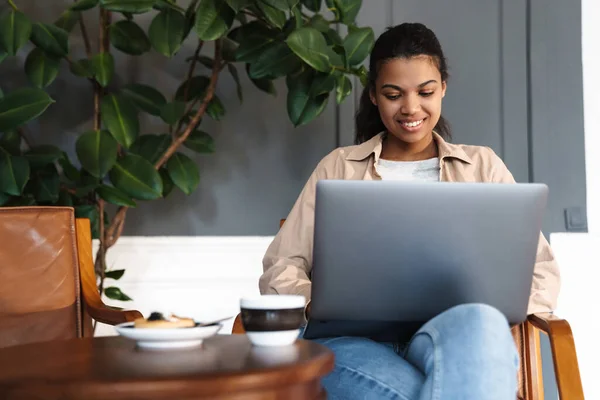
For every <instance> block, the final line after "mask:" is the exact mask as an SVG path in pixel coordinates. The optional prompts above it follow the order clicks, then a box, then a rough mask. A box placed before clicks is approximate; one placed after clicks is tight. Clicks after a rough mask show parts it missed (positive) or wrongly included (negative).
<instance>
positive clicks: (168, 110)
mask: <svg viewBox="0 0 600 400" xmlns="http://www.w3.org/2000/svg"><path fill="white" fill-rule="evenodd" d="M185 106H186V105H185V103H184V102H183V101H179V100H175V101H173V102H171V103H167V104H165V105H164V106H163V107H162V109H161V110H160V117H161V118H162V120H163V121H165V122H166V123H167V124H168V125H174V124H175V123H177V121H179V119H180V118H181V117H183V115H184V114H185Z"/></svg>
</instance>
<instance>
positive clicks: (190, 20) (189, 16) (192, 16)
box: [183, 0, 199, 38]
mask: <svg viewBox="0 0 600 400" xmlns="http://www.w3.org/2000/svg"><path fill="white" fill-rule="evenodd" d="M198 1H199V0H192V1H190V3H189V5H188V7H187V9H186V10H185V24H184V26H183V37H184V38H187V37H188V35H189V34H190V32H191V31H192V28H193V27H194V24H195V22H196V6H197V5H198Z"/></svg>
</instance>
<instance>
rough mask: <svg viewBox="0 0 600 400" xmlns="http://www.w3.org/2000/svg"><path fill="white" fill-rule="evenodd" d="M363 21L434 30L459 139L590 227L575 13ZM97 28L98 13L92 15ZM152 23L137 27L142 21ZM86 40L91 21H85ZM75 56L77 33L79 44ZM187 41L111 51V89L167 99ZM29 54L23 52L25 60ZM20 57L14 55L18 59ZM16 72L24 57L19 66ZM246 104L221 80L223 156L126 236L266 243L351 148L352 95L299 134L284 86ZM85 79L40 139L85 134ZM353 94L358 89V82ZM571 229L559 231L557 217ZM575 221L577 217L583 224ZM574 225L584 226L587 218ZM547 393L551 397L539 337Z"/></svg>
mask: <svg viewBox="0 0 600 400" xmlns="http://www.w3.org/2000/svg"><path fill="white" fill-rule="evenodd" d="M34 3H37V2H34V0H22V1H20V2H19V5H20V6H21V7H22V8H23V9H24V10H25V11H26V12H29V13H30V14H31V15H34V16H35V18H37V19H39V20H41V21H47V22H51V21H53V20H54V19H55V18H56V17H57V16H58V13H59V10H61V9H62V6H63V5H65V4H69V3H71V2H70V1H67V0H62V1H58V0H55V1H53V2H48V4H45V5H44V9H43V11H42V8H41V7H39V6H38V7H37V8H36V7H34ZM363 3H364V4H365V5H366V4H367V3H368V7H366V6H365V7H363V11H362V12H361V14H360V16H359V24H360V25H370V26H372V27H373V28H374V30H375V33H376V34H379V33H381V32H382V31H383V30H384V29H385V27H386V26H390V25H392V24H396V23H400V22H404V21H420V22H424V23H426V24H427V25H429V26H430V27H431V28H433V30H434V31H435V32H436V33H437V34H438V36H439V38H440V41H441V42H442V45H443V46H444V48H445V51H446V53H447V57H448V59H449V64H450V73H451V79H450V82H449V90H448V94H447V96H446V98H445V100H444V114H445V115H446V117H447V118H448V119H449V120H450V121H451V123H452V125H453V128H454V136H455V140H454V141H455V142H463V143H469V144H478V145H486V146H490V147H492V148H493V149H494V150H495V151H496V152H497V153H498V154H500V155H501V156H502V157H503V159H504V160H505V162H506V163H507V165H508V167H509V168H510V169H511V171H512V172H513V174H514V176H515V178H516V179H517V181H520V182H527V181H537V182H544V183H546V184H548V185H549V187H550V198H549V203H548V208H547V212H546V218H545V222H544V232H545V233H549V232H560V231H565V230H585V229H586V226H585V207H586V205H585V165H584V142H583V141H584V134H583V104H582V103H583V96H582V74H581V6H580V2H579V1H569V2H565V1H561V0H452V1H447V0H377V1H374V0H368V1H366V0H365V1H364V2H363ZM86 18H88V20H89V22H90V24H91V25H93V24H92V22H93V20H94V19H95V16H94V15H89V14H88V15H86ZM148 22H149V21H148V20H146V21H142V24H147V23H148ZM90 29H91V30H92V33H93V32H94V31H95V27H93V26H91V27H90ZM73 46H76V47H77V48H78V49H79V51H80V52H81V54H80V55H81V56H83V47H82V43H81V39H80V38H75V39H74V40H73ZM193 49H194V43H193V42H188V43H186V45H185V46H184V47H183V48H182V50H181V51H180V53H179V55H178V56H177V57H176V59H175V60H172V61H168V60H166V59H165V58H164V57H161V56H158V55H155V54H149V55H146V56H144V57H142V58H141V59H138V60H136V61H135V62H130V61H129V58H128V57H126V56H121V55H120V54H119V53H118V52H115V55H116V56H117V70H118V75H119V77H118V80H117V82H126V81H130V80H132V79H135V80H139V81H140V82H146V83H156V84H157V85H158V86H159V87H160V88H161V90H163V91H164V92H165V93H172V92H173V91H174V90H175V88H176V87H177V85H178V84H179V82H180V81H181V79H182V78H183V76H184V75H185V69H186V67H185V64H184V62H183V60H184V59H185V57H187V56H188V55H190V54H191V53H192V52H193ZM23 57H24V56H23ZM21 61H22V60H21ZM21 65H22V62H21ZM241 77H242V81H243V85H244V96H245V101H244V104H243V105H240V104H239V102H238V100H237V98H236V95H235V86H234V83H233V81H232V80H231V78H230V77H229V76H228V75H227V74H223V75H222V76H221V79H220V82H219V86H218V90H217V94H218V95H219V96H220V97H221V99H222V100H223V101H224V103H225V104H226V106H227V110H228V114H227V117H226V119H225V120H224V121H223V122H221V123H214V122H213V121H206V122H205V123H203V124H204V125H203V129H204V130H206V131H207V132H209V133H211V134H213V135H214V137H215V138H216V145H217V152H216V154H214V155H210V156H201V157H199V156H195V157H196V158H197V160H198V161H199V163H200V166H201V183H200V187H199V188H198V190H197V191H196V192H195V193H194V194H192V195H191V196H189V197H186V196H185V195H183V194H182V193H180V192H179V193H176V194H174V195H172V196H171V197H169V198H168V199H166V200H161V201H154V202H148V203H146V204H141V205H140V206H139V207H138V209H136V210H131V211H130V212H129V214H128V217H127V224H126V229H125V234H128V235H271V234H274V233H275V232H276V230H277V221H278V220H279V218H282V217H285V216H286V215H287V212H288V211H289V208H290V207H291V206H292V204H293V202H294V200H295V199H296V196H297V195H298V193H299V191H300V190H301V188H302V186H303V184H304V182H305V180H306V179H307V178H308V176H309V174H310V172H311V171H312V169H313V168H314V166H315V165H316V163H317V162H318V161H319V159H321V158H322V157H323V156H324V155H325V154H327V153H328V152H329V151H331V150H332V149H333V148H334V147H335V146H336V145H347V144H351V143H352V140H353V134H354V133H353V122H352V117H353V115H354V112H355V108H356V99H357V97H358V95H359V93H358V92H355V93H354V96H351V97H350V98H349V99H348V100H347V101H346V103H344V104H343V105H342V106H340V107H337V106H335V104H334V102H330V105H329V107H328V108H327V110H326V112H325V114H324V115H323V116H322V117H321V118H320V119H319V120H317V121H315V122H313V123H311V124H310V125H308V126H305V127H303V128H299V129H294V128H293V127H292V125H291V123H290V122H289V121H288V118H287V115H286V109H285V85H284V84H283V82H279V84H278V91H279V96H278V97H277V98H273V97H270V96H268V95H266V94H263V93H261V92H259V91H258V90H256V89H255V88H254V87H253V86H252V85H251V84H250V83H249V82H248V80H247V78H246V76H245V74H243V73H242V74H241ZM0 82H1V84H2V85H3V86H4V87H5V89H10V88H11V87H15V86H17V85H21V84H23V83H24V75H23V73H22V71H21V69H20V68H18V66H17V65H16V64H15V63H10V62H4V63H3V64H0ZM88 86H89V85H88V84H87V82H85V81H81V80H76V79H75V78H73V77H72V76H71V75H70V74H69V73H68V71H67V69H66V66H63V71H62V74H61V75H60V78H59V79H58V80H57V81H56V82H55V83H54V84H53V85H52V87H51V90H50V91H51V93H52V94H53V96H54V97H55V98H56V99H57V100H58V103H57V104H56V105H55V106H53V108H54V109H53V111H52V113H49V114H48V115H47V116H45V117H44V118H43V119H42V120H41V121H40V123H39V124H36V125H35V126H32V128H31V130H32V132H31V134H32V137H33V138H34V141H35V142H36V143H60V144H71V145H72V143H73V141H74V139H75V138H76V134H77V132H82V131H83V130H85V129H89V127H90V126H91V125H90V124H91V122H90V116H91V111H92V103H91V94H90V92H89V87H88ZM354 86H355V87H357V86H359V85H358V82H356V81H355V82H354ZM143 122H144V124H143V125H144V127H145V128H146V131H147V132H153V133H158V132H161V130H162V129H163V127H162V125H161V124H160V121H158V120H156V119H151V118H148V119H146V120H144V121H143ZM567 209H568V210H570V212H571V213H572V217H573V224H572V225H571V226H567V225H566V224H565V210H567ZM577 216H580V217H582V218H580V219H582V221H579V222H580V223H579V224H578V221H577V218H575V217H577ZM581 222H582V223H581ZM543 344H544V354H545V364H546V365H545V374H544V376H545V381H546V385H547V388H546V398H548V399H553V398H556V396H555V393H556V387H555V384H554V381H553V378H552V376H551V374H552V364H551V362H550V357H549V353H548V344H547V341H543Z"/></svg>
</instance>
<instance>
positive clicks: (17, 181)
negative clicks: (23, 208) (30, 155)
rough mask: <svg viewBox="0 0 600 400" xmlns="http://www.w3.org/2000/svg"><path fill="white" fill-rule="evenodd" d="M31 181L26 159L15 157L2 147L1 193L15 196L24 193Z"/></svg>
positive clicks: (0, 159) (0, 160) (0, 149)
mask: <svg viewBox="0 0 600 400" xmlns="http://www.w3.org/2000/svg"><path fill="white" fill-rule="evenodd" d="M28 180H29V163H28V162H27V159H26V158H25V157H20V156H13V155H11V154H10V153H8V152H7V151H6V150H4V149H3V148H2V147H0V192H3V193H7V194H10V195H13V196H19V195H20V194H21V193H23V188H24V187H25V184H26V183H27V181H28Z"/></svg>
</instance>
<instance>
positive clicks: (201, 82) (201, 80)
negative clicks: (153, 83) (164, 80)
mask: <svg viewBox="0 0 600 400" xmlns="http://www.w3.org/2000/svg"><path fill="white" fill-rule="evenodd" d="M209 83H210V78H208V77H207V76H202V75H198V76H194V77H192V78H190V79H189V80H187V81H185V82H183V83H182V84H181V85H180V86H179V87H178V88H177V92H175V100H179V101H185V100H187V101H190V100H194V99H197V98H202V97H204V93H205V92H206V89H207V88H208V85H209ZM188 85H189V89H186V87H187V86H188ZM186 91H187V98H186V97H185V94H186Z"/></svg>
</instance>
